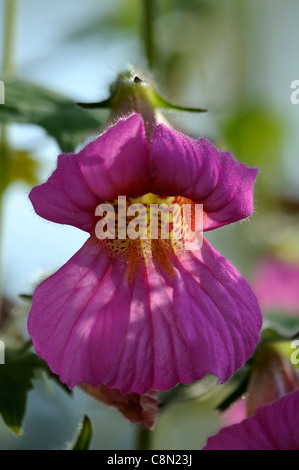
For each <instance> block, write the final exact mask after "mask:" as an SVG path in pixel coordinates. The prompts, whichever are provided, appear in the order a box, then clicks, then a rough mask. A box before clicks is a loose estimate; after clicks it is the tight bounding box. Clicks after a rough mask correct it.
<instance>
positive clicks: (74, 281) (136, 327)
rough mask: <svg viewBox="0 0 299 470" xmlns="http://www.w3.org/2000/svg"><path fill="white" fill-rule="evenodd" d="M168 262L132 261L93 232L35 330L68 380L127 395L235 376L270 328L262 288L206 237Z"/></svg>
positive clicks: (45, 292)
mask: <svg viewBox="0 0 299 470" xmlns="http://www.w3.org/2000/svg"><path fill="white" fill-rule="evenodd" d="M171 261H172V263H173V270H172V271H171V272H169V271H168V270H167V269H165V266H166V268H167V264H164V265H163V263H162V265H161V264H160V263H159V262H156V261H154V262H152V263H150V264H148V265H147V267H146V264H145V263H139V264H137V266H136V268H135V269H136V272H135V275H134V276H133V278H131V279H130V277H129V276H128V275H127V273H128V263H127V260H126V259H125V258H124V257H122V256H114V257H112V254H110V253H109V252H108V251H107V252H106V251H105V249H104V248H101V247H100V245H99V242H98V240H96V239H95V238H90V239H89V240H88V241H87V242H86V243H85V245H84V246H83V247H82V248H81V250H79V252H78V253H77V254H76V255H74V257H73V258H72V259H71V260H69V261H68V263H66V264H65V265H64V266H63V267H62V268H61V269H60V270H59V271H58V272H57V273H56V274H54V275H53V276H51V277H50V278H48V279H47V280H46V281H44V282H43V283H42V284H41V285H40V286H39V287H38V288H37V289H36V291H35V293H34V296H33V305H32V309H31V311H30V314H29V320H28V329H29V334H30V336H31V337H32V339H33V344H34V346H35V348H36V351H37V353H38V354H39V355H40V356H41V357H42V358H44V359H45V360H46V361H47V363H48V364H49V366H50V368H51V369H52V370H53V371H54V372H55V373H56V374H58V375H60V378H61V380H62V381H63V382H65V383H66V384H67V385H68V386H69V387H70V388H73V387H74V386H75V385H77V384H78V383H80V382H87V383H89V384H91V385H92V386H93V387H97V386H98V385H99V383H103V384H104V385H106V386H108V387H109V388H117V389H119V390H120V391H121V393H122V394H127V393H131V392H136V393H140V394H144V393H146V392H148V391H149V390H151V389H156V390H168V389H169V388H171V387H173V386H174V385H176V384H177V383H178V382H183V383H190V382H192V381H194V380H198V379H201V378H202V377H204V375H205V374H207V373H211V374H215V375H217V376H218V377H219V379H220V381H225V380H227V379H228V378H229V377H230V376H231V375H232V374H233V373H234V372H235V371H236V370H237V369H238V368H239V367H241V366H242V365H243V364H244V362H245V361H246V360H247V359H248V357H249V356H250V354H251V353H252V351H253V349H254V347H255V345H256V342H257V340H258V334H259V329H260V327H261V314H260V310H259V307H258V304H257V301H256V299H255V296H254V294H253V293H252V291H251V289H250V288H249V286H248V284H247V283H246V281H245V280H244V279H243V278H242V277H241V276H240V275H239V274H238V273H237V271H236V270H235V269H234V268H233V267H232V266H231V265H230V264H229V263H228V262H227V261H226V260H225V259H224V258H222V257H221V256H220V255H219V254H218V253H217V252H216V251H215V250H213V249H212V247H211V246H210V245H209V244H208V243H207V242H205V243H204V246H203V247H202V249H201V251H200V252H198V253H196V254H195V252H192V253H191V252H188V255H186V256H183V255H182V258H181V259H180V260H179V259H178V258H176V256H175V255H173V259H172V260H171Z"/></svg>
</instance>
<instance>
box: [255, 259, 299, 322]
mask: <svg viewBox="0 0 299 470" xmlns="http://www.w3.org/2000/svg"><path fill="white" fill-rule="evenodd" d="M253 288H254V291H255V293H256V295H257V297H258V299H259V302H260V305H261V307H262V309H264V310H265V311H267V310H268V311H271V310H272V311H276V312H277V311H283V312H288V313H292V314H299V265H298V264H297V265H295V264H290V263H289V264H288V263H286V262H284V261H283V260H280V259H278V258H266V259H264V260H263V261H261V262H260V263H259V265H258V266H257V267H256V269H255V272H254V275H253Z"/></svg>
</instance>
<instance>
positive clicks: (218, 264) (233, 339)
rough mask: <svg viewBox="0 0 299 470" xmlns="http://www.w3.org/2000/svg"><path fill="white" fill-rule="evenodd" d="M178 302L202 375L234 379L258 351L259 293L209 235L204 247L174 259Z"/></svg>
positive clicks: (178, 314)
mask: <svg viewBox="0 0 299 470" xmlns="http://www.w3.org/2000/svg"><path fill="white" fill-rule="evenodd" d="M174 266H175V267H176V268H177V269H178V272H179V276H178V277H177V282H176V285H175V286H174V306H175V309H176V312H177V316H178V321H179V322H180V324H181V326H182V330H183V332H184V336H185V338H186V340H187V342H188V344H189V347H190V355H191V357H193V361H194V362H195V364H196V371H197V375H198V376H200V377H203V376H204V375H205V374H206V373H210V374H213V375H216V376H217V377H219V379H220V382H225V381H226V380H228V379H229V378H230V377H231V376H232V375H233V374H234V373H235V372H236V370H238V369H239V368H240V367H241V366H242V365H244V363H245V362H246V360H247V359H248V358H249V357H250V356H251V354H252V353H253V351H254V349H255V346H256V344H257V342H258V339H259V332H260V329H261V326H262V314H261V311H260V307H259V305H258V302H257V299H256V297H255V295H254V293H253V292H252V290H251V288H250V286H249V285H248V283H247V282H246V281H245V279H244V278H243V277H242V276H241V275H240V274H239V273H238V272H237V270H236V269H235V268H234V267H233V266H232V265H231V264H230V263H229V262H228V261H227V260H226V259H225V258H223V257H222V256H221V255H220V254H219V253H217V251H216V250H214V248H213V247H212V246H211V245H210V244H209V243H208V242H207V241H206V240H204V242H203V246H202V248H201V250H200V251H189V252H185V253H183V254H181V255H180V256H179V260H178V261H175V260H174ZM198 378H199V377H198Z"/></svg>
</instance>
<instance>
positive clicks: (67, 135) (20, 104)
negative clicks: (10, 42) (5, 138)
mask: <svg viewBox="0 0 299 470" xmlns="http://www.w3.org/2000/svg"><path fill="white" fill-rule="evenodd" d="M103 122H104V119H103V116H101V115H100V114H98V113H95V112H91V111H88V110H83V109H80V108H79V107H77V106H76V105H75V103H74V102H73V101H72V100H70V99H69V98H66V97H65V96H62V95H60V94H58V93H55V92H52V91H50V90H47V89H46V88H42V87H39V86H36V85H33V84H31V83H26V82H21V81H12V82H6V83H5V105H1V106H0V123H26V124H37V125H39V126H41V127H43V128H44V129H45V130H46V131H47V133H48V134H49V135H50V136H52V137H54V138H55V139H56V141H57V142H58V144H59V146H60V148H61V150H62V151H63V152H71V151H73V150H74V148H75V147H76V145H78V144H79V143H80V142H81V141H82V140H83V139H84V138H85V137H86V136H87V135H88V134H90V133H93V132H99V130H100V128H101V127H102V125H103Z"/></svg>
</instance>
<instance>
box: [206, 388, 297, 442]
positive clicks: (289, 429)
mask: <svg viewBox="0 0 299 470" xmlns="http://www.w3.org/2000/svg"><path fill="white" fill-rule="evenodd" d="M298 421H299V391H296V392H294V393H291V394H289V395H285V396H284V397H282V398H280V399H279V400H277V401H276V402H274V403H272V404H271V405H266V406H261V407H260V408H259V409H258V410H257V412H256V414H255V416H253V417H252V418H248V419H245V420H244V421H242V422H241V423H239V424H235V425H233V426H229V427H227V428H223V429H221V431H220V432H219V433H218V434H217V435H216V436H212V437H210V438H209V440H208V444H207V446H206V447H205V449H204V450H299V431H298Z"/></svg>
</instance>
